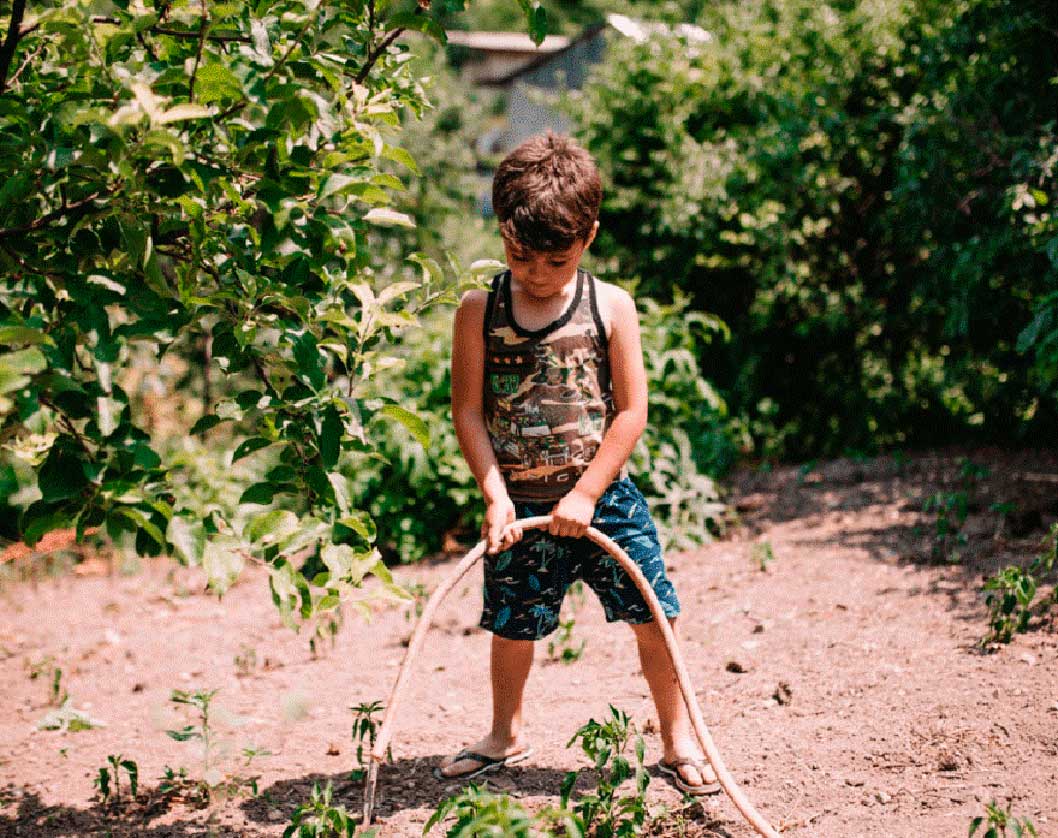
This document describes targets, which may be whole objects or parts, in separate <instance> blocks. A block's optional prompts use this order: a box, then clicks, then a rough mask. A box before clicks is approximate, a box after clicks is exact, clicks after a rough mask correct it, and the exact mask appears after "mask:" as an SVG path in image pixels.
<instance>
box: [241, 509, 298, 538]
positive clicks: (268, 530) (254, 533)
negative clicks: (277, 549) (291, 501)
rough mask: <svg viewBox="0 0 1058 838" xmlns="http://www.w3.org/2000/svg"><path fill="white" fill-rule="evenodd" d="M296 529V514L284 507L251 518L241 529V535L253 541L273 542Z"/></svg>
mask: <svg viewBox="0 0 1058 838" xmlns="http://www.w3.org/2000/svg"><path fill="white" fill-rule="evenodd" d="M297 529H298V516H297V515H295V514H294V513H293V512H290V511H289V510H286V509H273V510H271V511H269V512H263V513H261V514H260V515H255V516H254V517H253V518H251V519H250V522H249V523H248V524H247V525H246V527H245V529H243V537H244V538H246V539H247V540H248V541H251V542H254V543H256V542H261V543H262V544H274V543H276V542H278V541H282V540H283V538H285V537H286V536H288V535H290V534H292V533H294V532H296V531H297Z"/></svg>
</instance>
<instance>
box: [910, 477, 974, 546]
mask: <svg viewBox="0 0 1058 838" xmlns="http://www.w3.org/2000/svg"><path fill="white" fill-rule="evenodd" d="M969 505H970V499H969V496H968V495H967V493H966V492H962V491H960V492H934V493H933V494H932V495H930V496H929V497H928V498H926V501H925V503H923V504H922V511H923V512H924V513H926V514H927V515H929V514H933V515H934V517H935V521H934V529H933V544H932V549H931V555H932V557H933V558H934V559H939V558H944V559H947V560H948V561H950V562H952V563H953V564H956V563H958V561H959V559H960V558H961V557H962V553H961V548H963V547H965V546H966V543H967V538H966V533H964V532H963V531H962V526H963V524H965V523H966V516H967V514H968V511H969Z"/></svg>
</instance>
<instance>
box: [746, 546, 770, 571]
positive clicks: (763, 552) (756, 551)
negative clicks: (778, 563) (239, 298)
mask: <svg viewBox="0 0 1058 838" xmlns="http://www.w3.org/2000/svg"><path fill="white" fill-rule="evenodd" d="M751 555H752V560H753V564H755V565H756V566H757V567H759V568H760V572H761V573H764V572H766V571H767V569H768V565H770V564H771V563H772V562H774V561H775V551H774V550H772V547H771V542H770V541H758V542H757V543H756V544H754V545H753V552H752V554H751Z"/></svg>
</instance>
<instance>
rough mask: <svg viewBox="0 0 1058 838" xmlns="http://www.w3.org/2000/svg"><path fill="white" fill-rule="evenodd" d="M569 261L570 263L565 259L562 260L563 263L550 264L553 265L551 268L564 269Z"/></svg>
mask: <svg viewBox="0 0 1058 838" xmlns="http://www.w3.org/2000/svg"><path fill="white" fill-rule="evenodd" d="M568 261H569V260H568V259H563V260H562V261H561V262H551V263H550V264H551V267H552V268H561V267H562V266H563V265H565V264H566V263H567V262H568Z"/></svg>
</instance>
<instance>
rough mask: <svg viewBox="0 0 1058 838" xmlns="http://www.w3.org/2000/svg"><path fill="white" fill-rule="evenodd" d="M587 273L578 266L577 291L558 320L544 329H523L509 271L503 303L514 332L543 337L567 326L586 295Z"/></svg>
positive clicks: (524, 335) (528, 336)
mask: <svg viewBox="0 0 1058 838" xmlns="http://www.w3.org/2000/svg"><path fill="white" fill-rule="evenodd" d="M585 273H586V272H585V271H582V270H581V269H580V268H577V291H576V293H575V294H574V295H573V301H572V302H571V303H570V304H569V307H568V308H567V309H566V311H565V313H564V314H563V315H562V316H561V317H559V318H558V319H557V320H552V321H551V322H550V323H549V324H548V325H546V326H544V327H543V328H542V329H523V328H522V327H521V326H519V325H518V321H517V320H515V319H514V306H513V305H512V304H511V272H510V271H507V274H506V280H507V281H506V282H504V283H503V304H504V306H506V308H507V320H508V322H509V323H510V324H511V328H512V329H514V333H515V334H516V335H518V336H520V337H523V338H542V337H545V336H547V335H549V334H551V333H552V332H553V331H555V329H561V328H562V327H563V326H565V325H566V324H567V323H568V322H569V321H570V319H571V318H572V317H573V312H575V311H576V310H577V306H579V305H580V301H581V298H582V297H583V296H584V274H585Z"/></svg>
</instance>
